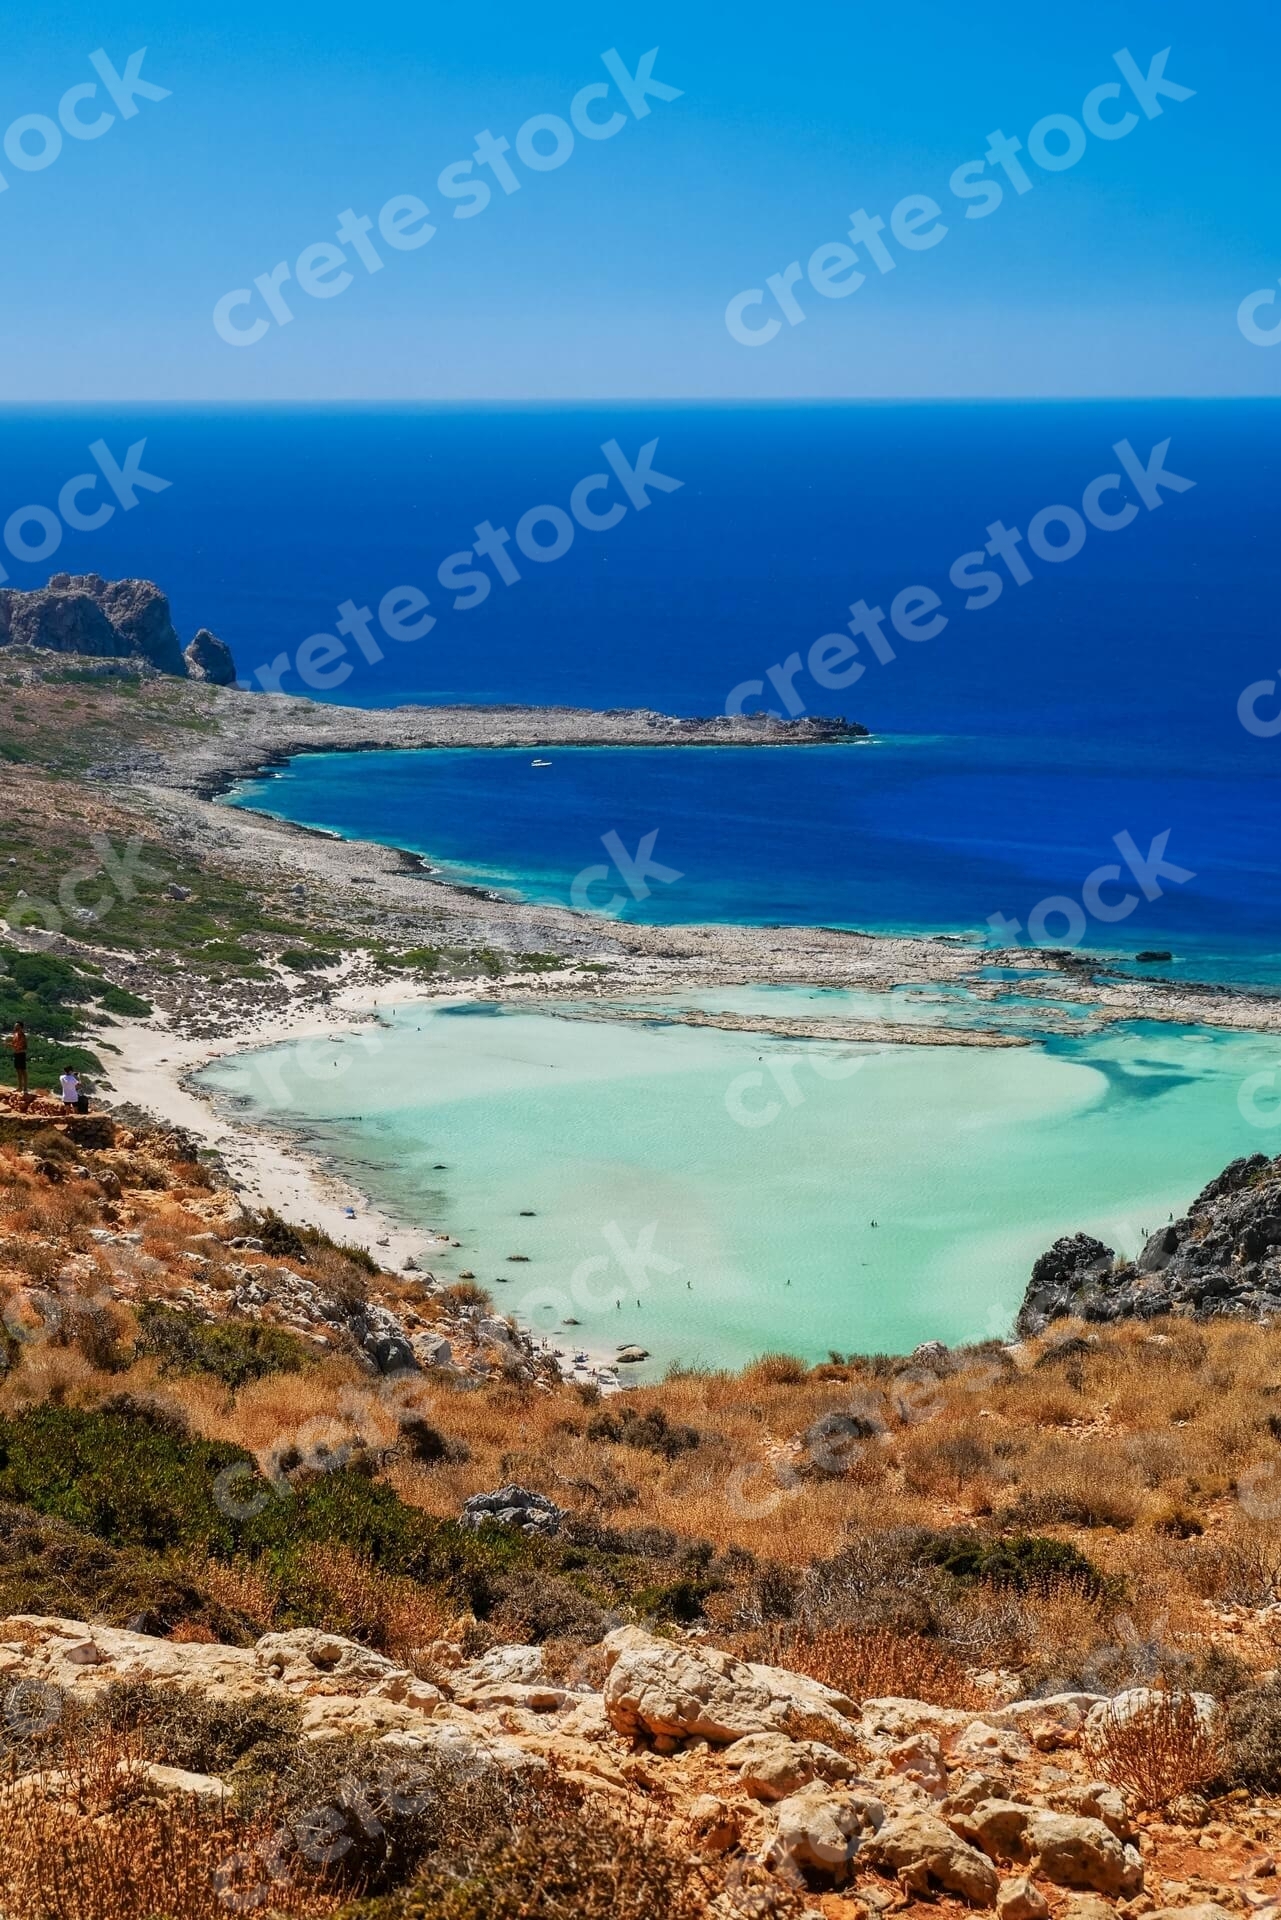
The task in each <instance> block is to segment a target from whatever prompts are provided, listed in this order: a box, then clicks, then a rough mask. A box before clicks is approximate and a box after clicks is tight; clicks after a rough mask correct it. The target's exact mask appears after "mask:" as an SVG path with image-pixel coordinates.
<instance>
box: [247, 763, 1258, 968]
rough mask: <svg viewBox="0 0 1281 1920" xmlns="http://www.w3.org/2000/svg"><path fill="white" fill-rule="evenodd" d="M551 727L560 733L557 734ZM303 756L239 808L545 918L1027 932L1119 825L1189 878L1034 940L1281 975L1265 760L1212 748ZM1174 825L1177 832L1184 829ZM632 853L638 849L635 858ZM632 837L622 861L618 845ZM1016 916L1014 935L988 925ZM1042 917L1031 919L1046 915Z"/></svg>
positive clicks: (991, 936) (1105, 856)
mask: <svg viewBox="0 0 1281 1920" xmlns="http://www.w3.org/2000/svg"><path fill="white" fill-rule="evenodd" d="M549 731H550V729H549ZM532 739H533V741H534V743H535V745H536V749H537V750H536V751H534V752H532V753H531V751H530V749H528V748H525V749H522V748H519V747H510V748H506V747H502V746H498V747H493V746H489V745H484V746H480V747H476V748H469V747H451V746H448V745H444V744H442V745H440V746H433V747H432V748H431V749H430V750H426V751H414V750H412V749H410V750H400V751H390V752H389V751H380V752H363V753H362V752H323V751H321V752H314V753H313V752H309V753H306V754H303V755H300V756H298V757H297V758H294V759H292V760H290V761H288V762H287V764H285V765H284V766H283V767H279V768H273V769H272V770H271V771H270V772H269V773H268V774H267V775H266V776H265V777H259V778H256V779H248V780H242V781H241V782H240V783H239V784H238V785H237V786H236V787H235V788H234V789H233V792H232V795H231V798H232V801H233V803H234V804H235V805H237V806H239V807H243V808H252V809H255V810H259V811H265V812H268V813H270V814H272V815H274V816H276V817H279V818H281V819H284V820H287V821H290V822H292V823H294V824H296V825H302V826H306V827H310V828H312V829H315V830H320V831H324V832H329V833H339V834H341V835H343V836H344V837H345V838H347V839H360V840H365V841H374V842H378V843H381V844H383V845H387V846H393V847H398V848H404V849H406V850H407V851H409V852H411V853H414V854H417V855H419V856H421V858H422V859H423V860H425V861H426V863H427V865H428V867H429V869H430V871H431V872H432V874H433V876H434V877H435V878H437V879H438V880H442V881H445V882H447V883H451V884H453V885H455V886H468V887H473V888H477V887H478V888H481V889H484V890H486V891H488V892H489V893H491V894H492V895H495V896H497V897H498V898H500V899H503V900H507V901H514V902H519V903H524V904H526V905H527V906H529V907H532V908H543V909H553V910H554V909H556V908H561V909H567V908H570V907H573V908H576V909H577V910H579V911H580V912H586V913H589V914H594V915H595V916H596V918H597V920H598V922H608V921H610V920H624V921H627V922H629V923H638V924H644V925H651V926H655V927H665V926H676V925H690V924H699V925H706V924H709V923H715V924H721V925H728V926H740V927H744V926H752V925H755V926H779V925H787V926H797V927H801V926H811V927H813V926H829V927H835V928H844V929H861V930H864V931H867V932H872V933H879V934H895V935H915V936H921V935H926V936H928V935H936V936H937V935H945V936H952V937H957V938H963V939H966V940H968V941H970V942H972V943H975V944H978V945H982V946H987V947H990V948H995V947H998V946H1007V945H1026V944H1028V943H1029V942H1030V940H1031V939H1032V935H1031V934H1030V933H1029V930H1028V928H1029V922H1030V921H1032V916H1033V914H1034V910H1035V909H1036V907H1037V905H1038V903H1039V902H1041V901H1044V900H1047V899H1055V900H1063V899H1064V898H1067V899H1072V898H1075V899H1077V900H1078V901H1079V899H1080V896H1081V893H1082V888H1083V883H1084V882H1085V881H1086V879H1087V877H1088V876H1089V875H1090V874H1091V872H1092V871H1093V870H1094V869H1096V868H1098V867H1099V866H1100V864H1106V863H1107V862H1109V861H1111V862H1116V861H1117V859H1118V853H1117V847H1116V844H1115V836H1116V835H1117V834H1118V832H1124V833H1126V834H1129V835H1130V836H1131V838H1132V841H1133V842H1134V843H1136V844H1137V846H1138V848H1139V849H1140V850H1141V851H1144V852H1146V850H1147V849H1148V847H1149V846H1150V845H1151V843H1152V842H1153V841H1154V840H1155V839H1156V837H1157V835H1158V834H1159V833H1162V832H1165V831H1167V830H1168V831H1169V835H1170V838H1169V846H1168V858H1169V859H1170V860H1171V861H1172V862H1177V865H1178V870H1179V871H1181V872H1183V873H1184V874H1186V875H1187V876H1188V877H1187V878H1186V879H1185V880H1184V881H1182V882H1175V883H1172V884H1166V885H1165V886H1164V888H1163V890H1161V891H1160V892H1159V894H1158V896H1157V897H1155V898H1150V899H1149V898H1144V897H1142V895H1141V894H1140V893H1139V892H1138V891H1136V890H1135V887H1134V882H1133V880H1132V877H1131V876H1130V874H1129V873H1128V872H1127V870H1126V869H1125V868H1123V867H1122V868H1120V869H1119V872H1120V876H1121V878H1120V882H1119V883H1118V884H1117V885H1116V886H1115V887H1114V888H1112V889H1111V890H1110V891H1109V894H1108V896H1107V897H1108V899H1109V900H1111V899H1112V898H1114V897H1115V896H1117V895H1121V894H1124V892H1125V888H1126V887H1127V886H1128V887H1129V888H1130V891H1129V894H1128V896H1127V897H1128V899H1129V901H1130V908H1129V911H1128V913H1126V914H1122V915H1120V916H1119V917H1117V916H1113V917H1112V918H1110V919H1109V920H1107V921H1105V920H1102V919H1099V918H1095V917H1090V916H1087V915H1085V914H1084V912H1081V923H1082V926H1083V929H1084V930H1083V932H1079V933H1077V936H1076V939H1072V938H1069V935H1070V934H1072V932H1073V931H1074V930H1073V929H1072V928H1070V927H1069V926H1068V924H1067V923H1066V921H1065V918H1064V916H1063V914H1062V913H1058V914H1052V915H1051V916H1050V917H1049V918H1048V920H1047V921H1046V922H1045V923H1044V924H1043V926H1042V927H1041V928H1039V929H1037V930H1036V931H1037V932H1038V933H1039V938H1037V939H1036V942H1035V944H1038V945H1041V946H1044V947H1056V946H1064V945H1075V944H1076V943H1077V939H1079V942H1080V946H1081V949H1082V950H1083V951H1086V952H1093V953H1100V954H1107V955H1109V956H1112V955H1116V956H1118V957H1119V958H1121V959H1122V960H1124V959H1126V958H1129V959H1130V960H1132V959H1133V957H1134V955H1135V954H1136V953H1139V952H1143V951H1146V950H1148V949H1153V948H1155V949H1159V950H1162V951H1166V950H1168V951H1170V952H1172V954H1173V965H1172V969H1171V968H1164V969H1162V971H1164V972H1167V973H1170V974H1171V977H1172V978H1174V979H1175V980H1178V981H1186V980H1193V981H1209V982H1215V983H1219V984H1233V985H1252V986H1258V987H1265V988H1273V989H1275V988H1277V987H1281V947H1279V946H1278V941H1277V936H1276V927H1277V926H1278V924H1281V870H1278V868H1277V865H1276V862H1275V859H1274V858H1273V856H1272V852H1271V846H1270V840H1271V827H1270V810H1269V807H1268V805H1267V804H1266V801H1267V797H1268V788H1267V786H1266V782H1265V783H1264V784H1263V785H1261V784H1260V782H1261V772H1260V770H1259V769H1258V768H1251V769H1250V770H1249V771H1248V772H1247V771H1246V770H1244V769H1243V768H1242V767H1241V766H1240V765H1239V764H1238V762H1237V761H1235V760H1234V759H1232V758H1231V757H1229V756H1228V755H1225V754H1219V755H1215V754H1214V753H1212V752H1209V751H1204V750H1203V751H1201V752H1200V753H1198V756H1197V758H1196V760H1195V763H1186V762H1180V761H1177V760H1173V759H1172V758H1171V756H1170V755H1169V754H1168V752H1167V751H1166V750H1165V749H1164V747H1162V748H1160V749H1158V748H1156V747H1154V746H1152V745H1151V744H1149V745H1148V746H1146V747H1145V746H1143V745H1142V744H1141V743H1140V744H1132V745H1130V746H1128V747H1127V748H1126V750H1125V751H1124V752H1121V753H1119V752H1117V750H1116V748H1115V743H1108V744H1106V745H1096V746H1094V747H1093V748H1086V747H1085V746H1083V745H1082V743H1081V742H1079V741H1076V742H1070V743H1063V742H1059V743H1056V742H1054V741H1052V740H1047V739H1044V738H1040V737H1023V736H1009V735H1003V734H1002V735H987V736H985V735H979V734H975V735H958V736H946V735H930V736H922V737H916V736H898V735H894V736H880V735H878V736H876V737H874V738H869V739H866V740H855V741H850V742H842V743H839V744H824V743H823V742H822V741H821V740H820V741H818V742H814V743H811V744H805V745H795V746H789V745H778V746H775V747H774V748H773V750H772V751H770V752H769V753H761V752H760V751H759V750H758V749H757V748H756V747H754V746H748V745H736V744H733V743H727V744H724V745H721V746H719V747H718V748H717V751H715V752H714V753H697V754H693V753H688V752H673V751H671V750H670V748H668V747H667V746H665V745H662V746H652V747H651V746H637V745H632V744H622V745H583V746H576V745H560V746H545V747H543V746H538V745H537V734H536V733H532ZM1171 822H1173V823H1175V824H1174V826H1173V827H1171V824H1170V823H1171ZM638 849H644V850H645V853H644V856H643V857H640V858H639V860H638ZM620 850H621V852H620ZM1000 915H1008V916H1010V917H1011V918H1012V919H1013V920H1015V921H1017V922H1019V923H1020V928H1019V932H1018V933H1015V934H1011V935H1008V936H1002V935H1001V934H1000V933H999V932H994V931H993V929H992V927H991V926H990V925H989V920H990V919H991V918H993V917H996V916H1000ZM1033 924H1034V925H1035V923H1033Z"/></svg>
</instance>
